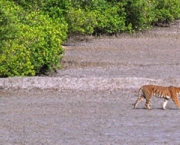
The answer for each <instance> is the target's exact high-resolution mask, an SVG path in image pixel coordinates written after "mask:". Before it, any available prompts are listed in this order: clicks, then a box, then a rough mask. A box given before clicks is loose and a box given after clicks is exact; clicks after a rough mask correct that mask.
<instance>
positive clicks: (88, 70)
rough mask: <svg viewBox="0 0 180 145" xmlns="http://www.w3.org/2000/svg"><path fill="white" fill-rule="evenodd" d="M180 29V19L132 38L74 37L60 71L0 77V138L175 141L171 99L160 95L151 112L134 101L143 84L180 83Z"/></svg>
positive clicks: (86, 144) (70, 144)
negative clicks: (167, 99) (32, 75)
mask: <svg viewBox="0 0 180 145" xmlns="http://www.w3.org/2000/svg"><path fill="white" fill-rule="evenodd" d="M179 30H180V25H179V22H178V21H177V22H176V24H174V25H171V27H170V28H168V27H167V28H154V29H152V30H151V31H149V32H143V33H137V34H134V35H133V36H129V35H127V34H124V35H120V36H118V37H115V36H112V37H101V38H91V39H90V40H89V41H88V42H85V41H82V42H76V41H72V40H71V41H68V42H67V45H66V46H65V50H66V51H65V57H64V59H63V62H62V63H63V66H64V70H58V73H57V74H52V76H51V77H40V78H39V77H34V78H8V79H1V80H0V87H1V88H4V90H1V92H2V93H1V96H2V97H1V98H0V134H1V135H0V143H1V144H4V145H6V144H7V145H11V144H12V145H16V144H17V145H24V144H26V145H40V144H42V145H52V144H53V145H75V144H78V145H81V144H82V145H92V144H94V145H96V144H97V145H116V144H117V145H120V144H125V145H128V144H129V145H135V144H138V145H145V144H148V145H149V144H150V145H154V144H159V145H162V144H168V145H171V144H172V145H176V144H177V145H178V144H179V143H180V141H179V136H180V132H179V128H178V124H179V116H180V110H178V109H177V107H176V105H175V104H174V103H173V102H172V101H169V102H168V104H167V107H168V110H165V111H164V110H162V103H163V100H162V99H159V98H153V99H152V102H151V107H152V108H153V110H152V111H148V110H147V109H145V107H144V103H145V102H143V103H141V104H139V105H138V107H137V109H133V103H134V102H135V100H136V99H137V91H138V88H139V87H140V86H141V85H143V84H150V83H154V84H159V85H175V86H180V31H179ZM42 79H43V80H44V82H43V83H42ZM20 80H21V81H20ZM16 82H17V84H20V85H17V84H16ZM45 82H46V83H45ZM58 82H60V83H59V84H58ZM63 82H64V84H63ZM50 83H51V84H50ZM22 84H23V85H22ZM28 84H30V85H31V86H36V87H32V88H30V89H27V87H29V86H30V85H28ZM41 84H44V85H43V86H41ZM39 86H41V87H39Z"/></svg>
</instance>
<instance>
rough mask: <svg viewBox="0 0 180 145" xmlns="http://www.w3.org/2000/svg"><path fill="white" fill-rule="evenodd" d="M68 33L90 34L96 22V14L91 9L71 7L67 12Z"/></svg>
mask: <svg viewBox="0 0 180 145" xmlns="http://www.w3.org/2000/svg"><path fill="white" fill-rule="evenodd" d="M66 21H67V23H68V33H69V35H75V34H83V35H84V34H92V33H93V32H94V27H95V26H96V24H97V21H96V15H95V13H94V12H93V11H88V10H83V9H80V8H72V9H71V10H70V11H69V13H68V14H67V17H66Z"/></svg>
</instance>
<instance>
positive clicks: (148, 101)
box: [145, 95, 152, 110]
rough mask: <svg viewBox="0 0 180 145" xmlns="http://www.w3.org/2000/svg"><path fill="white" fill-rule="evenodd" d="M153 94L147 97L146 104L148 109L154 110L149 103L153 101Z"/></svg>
mask: <svg viewBox="0 0 180 145" xmlns="http://www.w3.org/2000/svg"><path fill="white" fill-rule="evenodd" d="M151 97H152V96H151V95H149V96H148V97H146V104H145V107H146V108H147V109H148V110H152V109H151V107H150V106H149V103H150V101H151Z"/></svg>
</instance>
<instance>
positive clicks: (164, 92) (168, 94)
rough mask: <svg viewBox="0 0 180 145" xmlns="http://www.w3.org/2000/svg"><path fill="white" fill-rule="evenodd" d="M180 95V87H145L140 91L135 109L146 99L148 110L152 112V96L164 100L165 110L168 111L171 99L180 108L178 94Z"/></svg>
mask: <svg viewBox="0 0 180 145" xmlns="http://www.w3.org/2000/svg"><path fill="white" fill-rule="evenodd" d="M179 93H180V88H179V87H174V86H169V87H163V86H156V85H144V86H142V87H141V88H140V89H139V97H138V99H137V100H136V102H135V104H134V108H136V107H137V105H138V103H140V102H141V101H143V100H144V99H146V104H145V106H146V108H147V109H149V110H151V108H150V106H149V103H150V101H151V98H152V96H158V97H160V98H163V99H164V103H163V109H164V110H165V109H166V105H167V102H168V100H169V99H172V100H173V101H174V103H175V104H176V105H177V106H178V108H180V102H179V100H178V94H179Z"/></svg>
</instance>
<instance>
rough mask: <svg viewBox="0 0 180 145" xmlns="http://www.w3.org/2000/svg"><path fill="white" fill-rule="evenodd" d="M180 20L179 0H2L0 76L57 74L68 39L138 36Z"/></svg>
mask: <svg viewBox="0 0 180 145" xmlns="http://www.w3.org/2000/svg"><path fill="white" fill-rule="evenodd" d="M179 18H180V1H179V0H6V1H4V0H0V76H1V77H7V76H33V75H37V74H39V73H43V72H45V71H47V70H56V69H57V68H58V67H59V60H60V59H61V58H62V56H63V49H62V47H61V44H62V43H63V42H64V41H65V40H66V39H67V37H68V36H73V35H79V34H80V35H100V34H108V35H109V34H117V33H122V32H126V33H133V32H134V31H141V30H148V29H150V28H151V27H152V26H153V25H156V24H159V23H161V24H165V25H168V24H169V23H170V22H172V21H174V20H175V19H179Z"/></svg>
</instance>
